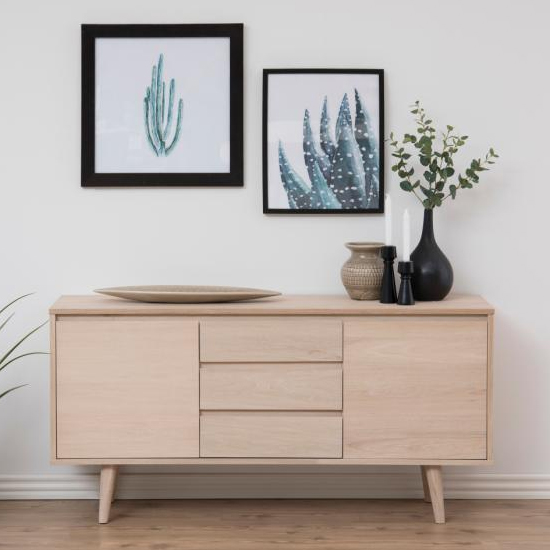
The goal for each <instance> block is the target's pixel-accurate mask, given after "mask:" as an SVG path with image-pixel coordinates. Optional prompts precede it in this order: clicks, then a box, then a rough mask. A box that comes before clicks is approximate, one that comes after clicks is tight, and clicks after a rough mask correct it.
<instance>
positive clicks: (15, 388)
mask: <svg viewBox="0 0 550 550" xmlns="http://www.w3.org/2000/svg"><path fill="white" fill-rule="evenodd" d="M25 386H28V384H21V385H19V386H15V387H14V388H10V389H9V390H6V391H5V392H4V393H0V399H2V397H5V396H6V395H8V393H11V392H12V391H15V390H18V389H19V388H24V387H25Z"/></svg>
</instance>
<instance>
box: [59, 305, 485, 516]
mask: <svg viewBox="0 0 550 550" xmlns="http://www.w3.org/2000/svg"><path fill="white" fill-rule="evenodd" d="M50 314H51V392H52V395H51V460H52V463H54V464H96V465H100V466H101V482H100V510H99V522H100V523H106V522H108V521H109V514H110V509H111V500H112V499H113V498H114V497H115V496H116V495H115V493H114V491H115V486H116V477H117V472H118V468H119V466H120V465H124V464H210V465H212V464H224V465H239V464H240V465H242V464H250V465H252V464H270V465H319V464H326V465H346V464H347V465H350V464H353V465H367V464H379V465H417V466H421V467H422V468H421V469H422V476H423V480H424V488H425V495H426V499H427V500H431V503H432V507H433V511H434V517H435V521H436V522H437V523H443V522H444V521H445V512H444V502H443V484H442V477H441V466H442V465H449V466H451V465H483V464H490V463H491V462H492V420H491V403H492V374H491V373H492V366H491V357H492V333H493V308H492V307H491V306H490V305H489V304H488V303H487V302H485V300H483V299H482V298H480V297H476V296H467V295H462V296H461V295H454V296H451V297H450V298H449V299H447V300H444V301H441V302H421V303H418V304H417V305H416V306H415V307H411V308H403V307H400V306H398V305H396V304H380V303H379V302H376V301H356V300H350V299H349V298H347V297H345V296H312V295H309V296H280V297H275V298H270V299H266V300H262V301H258V302H243V303H226V304H194V305H191V304H146V303H139V302H133V301H129V300H121V299H116V298H111V297H105V296H63V297H61V298H60V299H59V300H58V301H57V302H56V303H55V304H54V305H53V306H52V307H51V309H50ZM159 350H162V351H163V352H162V354H159Z"/></svg>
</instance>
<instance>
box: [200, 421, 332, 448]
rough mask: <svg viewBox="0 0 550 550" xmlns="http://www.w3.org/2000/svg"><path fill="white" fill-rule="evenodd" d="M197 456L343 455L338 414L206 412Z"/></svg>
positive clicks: (201, 423)
mask: <svg viewBox="0 0 550 550" xmlns="http://www.w3.org/2000/svg"><path fill="white" fill-rule="evenodd" d="M200 440H201V441H200V456H201V457H209V458H215V457H217V458H342V417H341V415H339V414H338V413H300V412H297V413H290V412H289V413H286V412H271V413H269V412H210V413H209V412H206V413H201V417H200Z"/></svg>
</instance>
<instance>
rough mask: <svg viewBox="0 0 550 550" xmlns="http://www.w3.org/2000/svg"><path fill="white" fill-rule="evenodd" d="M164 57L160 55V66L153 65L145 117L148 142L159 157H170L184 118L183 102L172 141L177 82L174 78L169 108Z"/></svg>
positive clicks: (144, 104) (147, 92)
mask: <svg viewBox="0 0 550 550" xmlns="http://www.w3.org/2000/svg"><path fill="white" fill-rule="evenodd" d="M163 65H164V56H163V55H162V54H160V56H159V61H158V65H153V73H152V76H151V86H147V90H146V91H145V97H144V98H143V117H144V122H145V134H146V136H147V142H148V143H149V146H150V147H151V149H152V151H153V152H154V153H155V155H156V156H157V157H165V156H167V155H169V154H170V153H171V152H172V151H173V150H174V147H175V146H176V145H177V143H178V140H179V138H180V134H181V120H182V117H183V100H182V99H181V98H180V99H179V101H178V112H177V117H176V127H175V130H174V134H173V136H172V138H171V139H170V134H171V131H172V125H173V122H174V100H175V95H176V82H175V80H174V79H173V78H172V79H171V80H170V86H169V91H168V106H167V105H166V102H165V99H166V84H165V82H164V80H162V70H163Z"/></svg>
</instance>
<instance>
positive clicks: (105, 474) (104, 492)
mask: <svg viewBox="0 0 550 550" xmlns="http://www.w3.org/2000/svg"><path fill="white" fill-rule="evenodd" d="M117 473H118V466H102V467H101V475H100V477H99V523H109V514H110V512H111V502H112V501H113V495H114V492H115V485H116V477H117Z"/></svg>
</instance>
